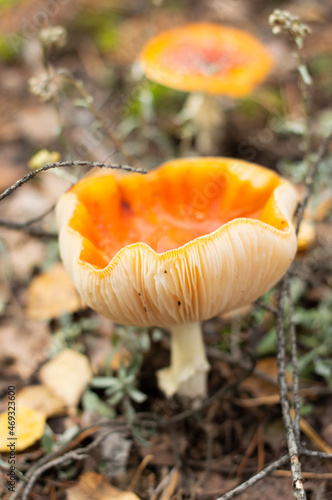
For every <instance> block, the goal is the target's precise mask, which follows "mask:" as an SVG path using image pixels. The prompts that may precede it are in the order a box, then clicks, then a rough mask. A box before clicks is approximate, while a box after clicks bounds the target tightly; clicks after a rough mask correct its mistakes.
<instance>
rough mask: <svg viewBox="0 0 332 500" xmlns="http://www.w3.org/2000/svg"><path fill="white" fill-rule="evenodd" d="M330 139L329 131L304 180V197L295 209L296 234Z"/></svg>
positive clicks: (331, 136)
mask: <svg viewBox="0 0 332 500" xmlns="http://www.w3.org/2000/svg"><path fill="white" fill-rule="evenodd" d="M331 139H332V130H331V131H330V133H329V134H328V135H327V136H326V137H325V139H324V140H323V142H322V143H321V145H320V147H319V149H318V151H317V157H316V160H315V161H314V162H313V164H312V165H311V168H310V170H309V173H308V176H307V178H306V181H305V189H304V196H303V199H302V201H301V203H300V204H299V206H298V209H297V224H296V234H298V232H299V230H300V226H301V222H302V219H303V215H304V211H305V209H306V206H307V204H308V201H309V198H310V194H311V189H312V184H313V182H314V179H315V176H316V173H317V171H318V167H319V165H320V162H321V161H322V159H323V158H324V156H325V155H326V153H327V151H328V148H329V145H330V142H331Z"/></svg>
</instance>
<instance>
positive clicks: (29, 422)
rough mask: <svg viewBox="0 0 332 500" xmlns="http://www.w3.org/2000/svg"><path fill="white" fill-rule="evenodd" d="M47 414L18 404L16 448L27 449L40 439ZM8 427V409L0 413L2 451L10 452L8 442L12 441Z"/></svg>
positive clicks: (0, 448) (0, 449)
mask: <svg viewBox="0 0 332 500" xmlns="http://www.w3.org/2000/svg"><path fill="white" fill-rule="evenodd" d="M45 422H46V415H45V414H44V413H42V412H40V411H36V410H32V409H31V408H27V407H26V406H21V405H20V406H19V407H18V406H17V407H16V414H15V431H14V432H15V436H13V437H16V438H17V439H15V440H13V442H15V445H14V446H15V449H16V450H17V451H21V450H25V449H26V448H28V447H29V446H31V445H32V444H33V443H35V442H36V441H38V439H40V438H41V437H42V435H43V433H44V428H45ZM9 432H10V430H9V429H8V413H7V411H5V412H3V413H1V414H0V451H6V452H9V451H10V448H9V447H8V443H10V442H11V439H7V438H10V437H11V436H10V435H9Z"/></svg>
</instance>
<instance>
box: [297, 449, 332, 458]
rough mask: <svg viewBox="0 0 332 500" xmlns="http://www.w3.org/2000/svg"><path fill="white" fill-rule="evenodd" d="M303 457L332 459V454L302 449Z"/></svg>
mask: <svg viewBox="0 0 332 500" xmlns="http://www.w3.org/2000/svg"><path fill="white" fill-rule="evenodd" d="M300 454H301V455H304V456H306V457H318V458H332V453H326V452H325V451H314V450H305V449H301V452H300Z"/></svg>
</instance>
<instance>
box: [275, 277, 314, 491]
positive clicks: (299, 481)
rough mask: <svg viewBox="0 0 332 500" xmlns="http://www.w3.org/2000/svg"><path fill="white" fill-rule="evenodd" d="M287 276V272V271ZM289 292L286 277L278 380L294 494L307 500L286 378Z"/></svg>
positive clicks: (281, 300) (280, 304)
mask: <svg viewBox="0 0 332 500" xmlns="http://www.w3.org/2000/svg"><path fill="white" fill-rule="evenodd" d="M286 276H287V273H286ZM286 292H287V281H286V278H285V277H284V279H283V280H282V282H281V288H280V294H279V300H278V310H279V313H278V317H277V361H278V382H279V391H280V404H281V410H282V417H283V421H284V425H285V429H286V439H287V447H288V452H289V456H290V460H291V471H292V478H293V488H294V496H295V498H297V500H306V498H307V496H306V492H305V490H304V487H303V478H302V470H301V464H300V461H299V452H298V447H297V442H296V437H295V433H294V428H293V423H292V419H291V416H290V403H289V399H288V387H287V380H286V339H285V318H284V305H285V296H286Z"/></svg>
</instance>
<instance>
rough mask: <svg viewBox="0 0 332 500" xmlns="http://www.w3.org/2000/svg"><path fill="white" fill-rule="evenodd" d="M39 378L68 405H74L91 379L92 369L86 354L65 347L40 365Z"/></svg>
mask: <svg viewBox="0 0 332 500" xmlns="http://www.w3.org/2000/svg"><path fill="white" fill-rule="evenodd" d="M39 378H40V380H41V381H42V382H43V384H44V385H46V386H47V387H48V388H49V389H50V390H51V391H52V392H54V393H55V394H56V395H57V396H59V397H60V398H61V399H63V400H64V401H65V403H66V404H67V405H68V406H69V407H75V406H77V405H78V402H79V400H80V397H81V395H82V393H83V391H84V389H85V387H86V385H87V384H88V383H89V382H90V380H91V379H92V370H91V366H90V363H89V360H88V358H87V357H86V356H84V355H83V354H80V353H78V352H76V351H72V350H70V349H65V350H64V351H62V352H60V354H58V355H57V356H56V357H55V358H53V359H52V360H51V361H49V362H48V363H46V364H45V365H44V366H42V368H41V369H40V372H39Z"/></svg>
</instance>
